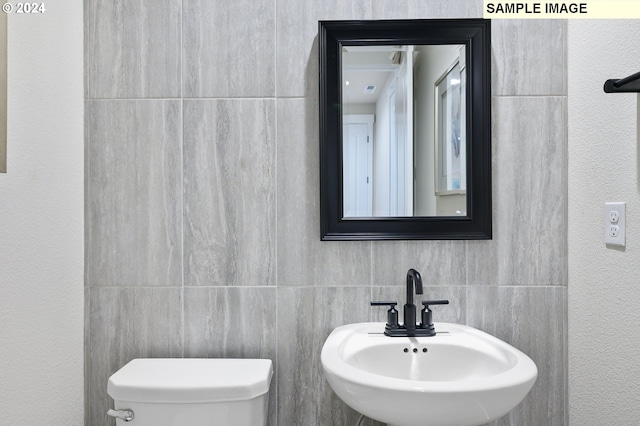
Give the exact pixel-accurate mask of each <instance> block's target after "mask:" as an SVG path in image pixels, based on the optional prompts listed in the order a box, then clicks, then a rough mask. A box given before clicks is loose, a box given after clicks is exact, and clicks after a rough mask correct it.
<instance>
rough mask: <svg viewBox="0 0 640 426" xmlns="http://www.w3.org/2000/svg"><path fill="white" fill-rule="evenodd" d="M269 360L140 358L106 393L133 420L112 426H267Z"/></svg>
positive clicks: (113, 380)
mask: <svg viewBox="0 0 640 426" xmlns="http://www.w3.org/2000/svg"><path fill="white" fill-rule="evenodd" d="M272 376H273V366H272V362H271V360H269V359H229V358H141V359H134V360H132V361H130V362H129V363H128V364H126V365H125V366H124V367H122V368H121V369H120V370H118V371H117V372H115V373H114V374H113V375H112V376H111V377H110V378H109V383H108V385H107V393H108V394H109V396H110V397H111V398H113V400H114V402H115V409H116V410H131V411H132V412H133V414H134V415H133V419H132V420H130V421H125V420H122V419H116V425H117V426H127V425H131V426H213V425H234V426H257V425H258V426H259V425H262V426H264V425H266V422H267V406H268V391H269V385H270V383H271V377H272Z"/></svg>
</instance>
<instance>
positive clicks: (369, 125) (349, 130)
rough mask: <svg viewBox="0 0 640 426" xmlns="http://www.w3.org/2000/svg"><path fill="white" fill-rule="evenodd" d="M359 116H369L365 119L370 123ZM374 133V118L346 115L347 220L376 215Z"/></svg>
mask: <svg viewBox="0 0 640 426" xmlns="http://www.w3.org/2000/svg"><path fill="white" fill-rule="evenodd" d="M358 117H367V118H366V119H365V118H363V119H362V120H366V121H370V122H358V121H359V120H358ZM372 133H373V117H372V116H368V115H360V114H357V115H351V116H345V120H344V127H343V135H342V139H343V141H342V146H343V148H342V149H343V151H342V152H343V170H342V181H343V182H342V183H343V197H344V198H343V203H344V204H343V205H344V212H343V214H344V217H370V216H372V212H373V208H372V198H373V197H372V193H373V191H372V187H373V182H372V179H371V169H372V164H373V149H372V145H373V134H372Z"/></svg>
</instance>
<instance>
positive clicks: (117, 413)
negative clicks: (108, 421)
mask: <svg viewBox="0 0 640 426" xmlns="http://www.w3.org/2000/svg"><path fill="white" fill-rule="evenodd" d="M107 416H111V417H115V418H116V419H120V420H124V421H125V422H130V421H131V420H133V411H132V410H129V409H125V410H113V409H110V410H109V411H107Z"/></svg>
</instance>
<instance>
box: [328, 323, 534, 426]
mask: <svg viewBox="0 0 640 426" xmlns="http://www.w3.org/2000/svg"><path fill="white" fill-rule="evenodd" d="M384 325H385V324H384V323H359V324H349V325H345V326H342V327H338V328H336V329H335V330H334V331H333V332H332V333H331V334H330V335H329V337H328V338H327V340H326V342H325V344H324V346H323V348H322V355H321V359H322V366H323V368H324V372H325V376H326V378H327V381H328V382H329V385H330V386H331V388H332V389H333V390H334V391H335V393H336V394H337V395H338V396H339V397H340V398H341V399H342V400H343V401H344V402H345V403H346V404H348V405H349V406H350V407H352V408H353V409H355V410H357V411H358V412H360V413H362V414H364V415H365V416H367V417H369V418H372V419H375V420H378V421H381V422H385V423H387V424H389V425H393V426H473V425H482V424H484V423H487V422H490V421H492V420H495V419H497V418H499V417H501V416H503V415H505V414H506V413H508V412H509V411H511V410H512V409H513V408H514V407H515V406H516V405H518V404H519V403H520V402H521V401H522V400H523V399H524V397H525V396H526V395H527V393H529V391H530V390H531V387H532V386H533V384H534V382H535V380H536V377H537V375H538V369H537V368H536V365H535V364H534V363H533V361H532V360H531V359H530V358H529V357H528V356H527V355H525V354H524V353H522V352H520V351H519V350H518V349H516V348H514V347H513V346H511V345H509V344H507V343H505V342H503V341H502V340H500V339H498V338H496V337H494V336H491V335H489V334H487V333H484V332H482V331H480V330H477V329H475V328H473V327H469V326H466V325H461V324H450V323H435V328H436V331H437V333H438V334H437V335H436V336H433V337H388V336H385V335H383V334H382V332H383V331H384Z"/></svg>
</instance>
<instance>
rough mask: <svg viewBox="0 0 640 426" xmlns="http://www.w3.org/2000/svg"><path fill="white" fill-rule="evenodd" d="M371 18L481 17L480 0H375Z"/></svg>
mask: <svg viewBox="0 0 640 426" xmlns="http://www.w3.org/2000/svg"><path fill="white" fill-rule="evenodd" d="M371 4H372V7H373V19H435V18H482V0H456V1H451V0H430V1H424V0H408V1H402V2H398V1H396V0H376V1H373V2H371Z"/></svg>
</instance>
